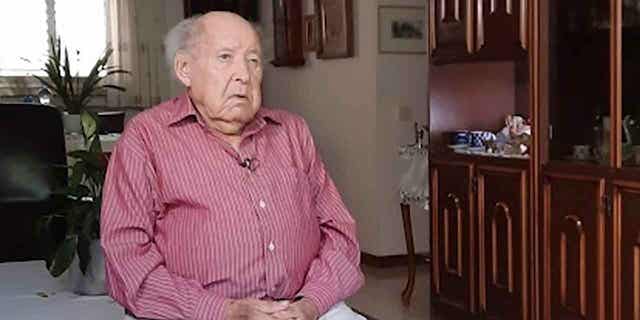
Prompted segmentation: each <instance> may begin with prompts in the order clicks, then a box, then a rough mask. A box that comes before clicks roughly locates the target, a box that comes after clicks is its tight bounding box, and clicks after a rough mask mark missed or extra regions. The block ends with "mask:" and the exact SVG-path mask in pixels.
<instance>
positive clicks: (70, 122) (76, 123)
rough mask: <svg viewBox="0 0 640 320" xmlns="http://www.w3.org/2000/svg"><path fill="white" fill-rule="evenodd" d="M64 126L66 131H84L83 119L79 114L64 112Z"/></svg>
mask: <svg viewBox="0 0 640 320" xmlns="http://www.w3.org/2000/svg"><path fill="white" fill-rule="evenodd" d="M62 126H63V127H64V132H65V133H71V132H75V133H82V121H80V115H79V114H70V113H67V112H63V113H62Z"/></svg>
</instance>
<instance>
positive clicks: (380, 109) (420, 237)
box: [365, 0, 429, 254]
mask: <svg viewBox="0 0 640 320" xmlns="http://www.w3.org/2000/svg"><path fill="white" fill-rule="evenodd" d="M365 1H366V0H365ZM378 4H379V5H393V6H414V7H419V6H426V0H378ZM426 13H427V11H426V8H425V15H426ZM426 18H427V17H426V16H425V20H424V21H425V22H426V21H427V20H426ZM376 19H377V15H376ZM427 34H428V33H427ZM427 67H428V55H427V54H378V56H377V96H376V99H377V121H376V142H377V146H378V148H377V153H376V160H377V161H376V166H377V167H376V168H377V170H376V172H377V174H378V181H379V188H378V190H377V191H378V198H380V199H381V200H382V201H381V204H380V209H379V211H380V212H379V219H380V226H382V228H381V230H380V232H381V233H382V234H384V235H385V241H384V242H381V246H380V247H379V250H380V252H384V253H385V254H402V253H405V252H406V249H405V244H404V233H403V232H402V230H403V229H402V219H401V215H400V208H399V202H400V197H399V194H398V182H399V180H400V177H401V176H402V174H403V173H404V172H405V170H407V168H408V166H409V161H408V160H400V159H399V157H398V152H397V150H398V146H399V145H402V144H407V143H413V141H414V139H415V137H414V129H413V123H414V122H418V123H420V124H423V125H424V124H427V113H428V107H427V97H428V91H427V88H428V82H427V78H428V77H427V71H428V70H427V69H428V68H427ZM401 108H408V109H409V110H410V114H409V118H401V116H400V114H401V113H402V112H403V111H401V110H400V109H401ZM426 213H427V212H426V211H425V210H424V209H423V208H420V207H419V206H412V208H411V216H412V223H413V237H414V242H415V245H416V251H418V252H426V251H428V243H429V241H428V240H429V225H428V220H429V219H427V218H428V217H427V214H426Z"/></svg>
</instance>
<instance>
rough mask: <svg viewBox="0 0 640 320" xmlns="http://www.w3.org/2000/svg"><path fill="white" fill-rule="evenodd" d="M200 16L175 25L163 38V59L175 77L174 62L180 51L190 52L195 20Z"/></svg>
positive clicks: (198, 15) (193, 40)
mask: <svg viewBox="0 0 640 320" xmlns="http://www.w3.org/2000/svg"><path fill="white" fill-rule="evenodd" d="M201 16H202V15H200V14H197V15H194V16H192V17H190V18H187V19H184V20H182V21H180V22H179V23H178V24H176V25H175V26H174V27H173V28H171V30H169V32H168V33H167V35H166V36H165V38H164V57H165V59H166V62H167V66H168V67H169V70H170V71H171V74H173V76H174V77H175V70H174V61H175V58H176V54H177V53H178V52H180V51H187V50H190V49H191V47H192V46H193V44H194V42H195V39H194V38H195V37H194V35H195V29H196V27H197V24H196V22H197V20H198V18H200V17H201Z"/></svg>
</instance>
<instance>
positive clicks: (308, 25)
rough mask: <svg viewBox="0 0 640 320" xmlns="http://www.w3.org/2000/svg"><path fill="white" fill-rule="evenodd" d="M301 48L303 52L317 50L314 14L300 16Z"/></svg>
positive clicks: (316, 30)
mask: <svg viewBox="0 0 640 320" xmlns="http://www.w3.org/2000/svg"><path fill="white" fill-rule="evenodd" d="M302 48H303V50H304V51H305V52H310V51H317V50H318V24H317V19H316V15H315V14H308V15H305V16H304V17H303V18H302Z"/></svg>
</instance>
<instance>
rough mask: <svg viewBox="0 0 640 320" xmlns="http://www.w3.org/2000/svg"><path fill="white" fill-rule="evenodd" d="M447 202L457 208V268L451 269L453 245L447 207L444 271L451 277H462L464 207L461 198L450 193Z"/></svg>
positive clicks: (444, 223)
mask: <svg viewBox="0 0 640 320" xmlns="http://www.w3.org/2000/svg"><path fill="white" fill-rule="evenodd" d="M447 200H450V201H452V202H453V205H454V206H455V213H454V214H455V215H456V235H455V237H456V238H457V239H456V242H457V244H456V248H455V250H456V252H455V256H456V266H455V267H454V268H452V267H451V261H450V259H451V258H450V255H449V254H450V252H449V250H451V249H452V248H451V245H450V243H449V232H450V230H449V220H450V214H451V213H450V212H449V209H448V208H447V207H445V208H444V210H443V214H444V217H443V228H442V229H443V233H444V234H443V236H444V237H443V238H444V239H443V240H444V269H445V271H446V272H447V273H449V274H451V275H455V276H458V277H462V207H461V206H460V198H458V197H457V196H456V195H455V194H453V193H449V194H447Z"/></svg>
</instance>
